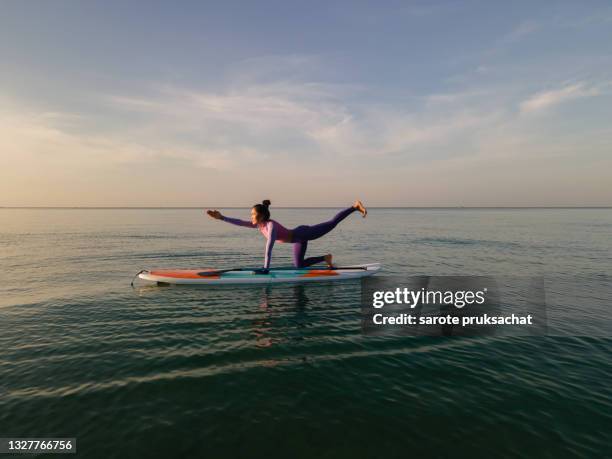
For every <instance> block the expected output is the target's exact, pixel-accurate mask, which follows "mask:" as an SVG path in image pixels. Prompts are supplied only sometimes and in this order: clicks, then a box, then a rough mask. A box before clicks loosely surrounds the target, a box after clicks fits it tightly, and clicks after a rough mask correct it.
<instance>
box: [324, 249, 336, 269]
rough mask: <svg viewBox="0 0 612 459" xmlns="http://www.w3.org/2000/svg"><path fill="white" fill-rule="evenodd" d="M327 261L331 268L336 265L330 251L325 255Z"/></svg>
mask: <svg viewBox="0 0 612 459" xmlns="http://www.w3.org/2000/svg"><path fill="white" fill-rule="evenodd" d="M325 263H327V267H328V268H329V269H332V268H333V267H334V265H333V263H332V254H331V253H328V254H327V255H325Z"/></svg>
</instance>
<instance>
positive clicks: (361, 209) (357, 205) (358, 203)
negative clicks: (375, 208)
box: [353, 199, 368, 218]
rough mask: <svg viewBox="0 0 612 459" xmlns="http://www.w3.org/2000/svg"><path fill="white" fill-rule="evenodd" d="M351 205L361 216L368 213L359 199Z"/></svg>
mask: <svg viewBox="0 0 612 459" xmlns="http://www.w3.org/2000/svg"><path fill="white" fill-rule="evenodd" d="M353 207H354V208H355V209H357V210H358V211H359V212H361V215H362V216H363V218H365V217H366V215H368V210H367V209H366V208H365V206H364V205H363V203H362V202H361V201H360V200H359V199H358V200H357V201H355V204H353Z"/></svg>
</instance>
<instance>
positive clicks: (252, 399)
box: [0, 209, 612, 458]
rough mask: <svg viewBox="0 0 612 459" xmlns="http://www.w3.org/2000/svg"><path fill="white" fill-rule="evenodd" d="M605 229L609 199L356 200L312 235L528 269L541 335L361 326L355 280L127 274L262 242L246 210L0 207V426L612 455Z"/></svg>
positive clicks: (399, 264) (140, 452)
mask: <svg viewBox="0 0 612 459" xmlns="http://www.w3.org/2000/svg"><path fill="white" fill-rule="evenodd" d="M222 211H223V210H222ZM223 212H224V213H226V214H227V215H230V216H236V217H241V216H242V217H243V218H246V217H247V216H248V210H247V209H242V210H241V209H229V210H227V211H223ZM334 212H335V210H334V209H277V210H274V212H273V218H276V219H277V220H279V221H281V222H283V223H284V224H285V225H286V226H289V227H291V226H296V225H298V224H312V223H317V222H319V221H323V220H326V219H328V218H329V217H331V216H332V215H333V214H334ZM611 234H612V210H609V209H504V210H493V209H457V210H442V209H422V210H416V209H372V210H371V211H370V214H369V216H368V218H367V219H365V220H364V219H361V218H360V217H359V216H358V215H353V216H351V217H350V218H349V219H347V220H346V221H344V222H343V223H342V224H341V226H339V227H338V228H337V229H336V230H335V231H333V232H332V233H331V234H329V235H328V236H326V237H325V238H323V239H321V240H318V241H316V242H313V243H311V244H310V247H309V253H310V254H319V253H321V254H323V253H326V252H328V251H331V252H332V253H334V255H335V257H336V259H337V262H339V263H342V264H349V263H358V262H374V261H380V262H382V263H383V265H384V269H385V273H384V274H383V275H392V274H398V275H404V274H427V275H449V274H451V275H452V274H461V275H466V274H473V275H494V276H500V277H506V276H512V275H533V276H544V279H545V287H546V303H547V306H548V309H549V318H550V321H551V322H550V333H549V335H550V336H546V337H537V336H536V337H505V338H501V337H481V338H432V337H430V338H427V337H419V338H411V337H370V336H363V335H362V333H361V328H360V309H359V283H355V282H353V281H351V282H347V283H337V284H334V283H331V284H317V285H314V284H313V285H303V286H274V287H244V288H197V287H196V288H193V287H192V288H190V287H182V288H181V287H157V286H145V285H142V284H138V285H137V286H136V288H135V289H132V288H131V287H130V280H131V277H132V276H133V275H134V274H135V273H136V272H138V271H139V270H140V269H142V268H152V267H219V268H221V267H236V266H247V265H248V266H257V265H259V264H260V263H261V257H262V254H263V248H264V242H265V241H264V239H263V238H262V237H261V235H259V233H258V232H256V231H254V230H249V229H244V228H237V227H233V226H230V225H228V224H225V223H223V222H218V221H213V220H211V219H209V218H207V217H204V216H203V215H202V213H201V211H198V210H186V209H180V210H179V209H159V210H149V209H148V210H144V209H143V210H135V209H123V210H121V209H116V210H84V209H77V210H58V209H55V210H50V209H48V210H44V209H39V210H37V209H0V257H1V260H2V276H1V279H2V282H0V293H1V294H0V436H4V437H6V436H20V437H33V436H62V437H77V438H78V442H77V445H78V446H77V448H78V451H79V456H83V457H94V458H97V457H100V458H111V457H164V458H166V457H188V456H193V457H245V458H253V457H305V458H306V457H307V458H313V457H323V458H326V457H330V458H331V457H334V458H335V457H347V458H349V457H350V458H359V457H381V456H383V455H384V456H387V457H407V456H413V457H451V456H454V457H473V456H475V455H478V456H482V455H487V456H493V457H537V458H541V457H603V456H605V455H608V456H609V455H610V453H611V451H612V441H611V439H610V432H612V384H611V383H610V382H611V377H612V339H611V338H610V332H611V331H612V323H611V322H612V321H611V316H612V314H611V311H610V307H612V289H611V282H610V281H611V275H612V262H611V260H612V257H611V255H612V253H611V252H612V238H611ZM273 263H274V264H276V265H288V264H289V263H290V246H288V245H283V244H277V246H276V248H275V250H274V258H273Z"/></svg>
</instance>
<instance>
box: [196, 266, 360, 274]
mask: <svg viewBox="0 0 612 459" xmlns="http://www.w3.org/2000/svg"><path fill="white" fill-rule="evenodd" d="M261 269H263V268H231V269H218V270H211V271H202V272H199V273H198V276H216V275H218V274H223V273H229V272H231V271H255V272H257V271H260V270H261ZM337 269H345V270H347V269H360V270H367V269H368V268H367V267H364V266H334V267H333V268H327V267H325V268H316V267H306V268H295V267H293V266H283V267H280V268H272V269H270V271H296V270H305V271H322V270H329V271H335V270H337Z"/></svg>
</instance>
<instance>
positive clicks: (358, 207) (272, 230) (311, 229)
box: [206, 199, 368, 271]
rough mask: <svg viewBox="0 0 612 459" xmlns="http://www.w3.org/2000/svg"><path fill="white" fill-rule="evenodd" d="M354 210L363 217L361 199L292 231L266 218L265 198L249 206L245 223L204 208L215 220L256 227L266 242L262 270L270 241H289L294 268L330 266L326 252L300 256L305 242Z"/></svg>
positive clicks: (266, 264) (269, 255) (267, 262)
mask: <svg viewBox="0 0 612 459" xmlns="http://www.w3.org/2000/svg"><path fill="white" fill-rule="evenodd" d="M355 211H359V212H361V215H362V216H363V217H365V216H366V215H367V213H368V211H367V210H366V208H365V207H364V205H363V204H362V203H361V201H355V204H353V206H352V207H349V208H348V209H344V210H343V211H341V212H339V213H338V214H337V215H336V216H335V217H334V218H332V219H331V220H329V221H326V222H323V223H319V224H318V225H312V226H308V225H301V226H298V227H297V228H294V229H292V230H288V229H287V228H285V227H284V226H283V225H281V224H280V223H278V222H277V221H276V220H272V219H270V201H268V200H267V199H266V200H265V201H263V202H262V203H261V204H255V205H254V206H253V208H252V209H251V221H250V222H247V221H244V220H239V219H237V218H230V217H225V216H224V215H221V212H219V211H218V210H208V211H206V213H207V214H208V215H210V216H211V217H212V218H215V219H217V220H223V221H226V222H228V223H231V224H232V225H238V226H246V227H247V228H257V229H258V230H259V231H260V232H261V234H263V235H264V236H265V237H266V239H267V240H268V242H267V243H266V253H265V260H264V270H266V271H267V270H268V269H269V268H270V259H271V258H272V247H274V242H276V241H279V242H287V243H291V244H293V264H294V265H295V266H296V267H297V268H303V267H305V266H311V265H314V264H316V263H322V262H325V263H327V266H328V267H329V268H332V267H333V265H332V255H331V254H327V255H325V256H320V257H310V258H304V256H305V255H306V249H307V248H308V241H313V240H315V239H318V238H320V237H321V236H324V235H325V234H327V233H329V232H330V231H331V230H333V229H334V228H335V227H336V225H338V223H340V222H341V221H342V220H344V219H345V218H346V217H348V216H349V215H350V214H352V213H353V212H355Z"/></svg>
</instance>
